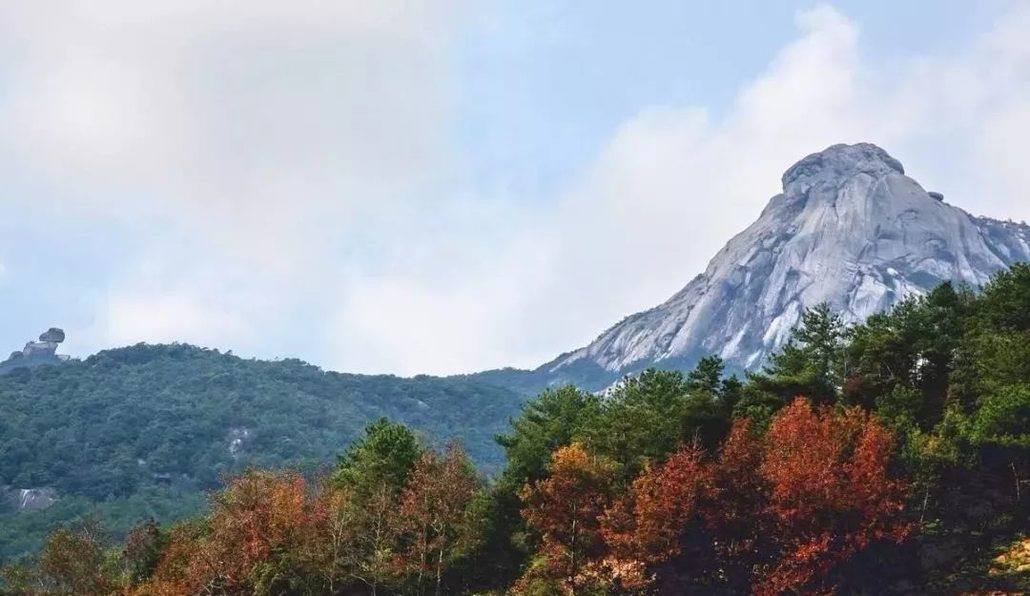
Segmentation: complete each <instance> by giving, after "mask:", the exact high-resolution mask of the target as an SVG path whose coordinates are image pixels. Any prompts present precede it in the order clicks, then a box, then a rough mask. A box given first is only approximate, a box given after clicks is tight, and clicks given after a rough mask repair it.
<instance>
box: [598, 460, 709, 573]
mask: <svg viewBox="0 0 1030 596" xmlns="http://www.w3.org/2000/svg"><path fill="white" fill-rule="evenodd" d="M703 456H704V453H703V452H702V451H701V449H699V448H698V447H696V446H686V445H684V446H681V447H680V449H679V450H678V451H677V452H676V453H674V454H673V455H672V456H670V457H669V458H668V459H667V460H666V461H665V462H663V463H662V464H660V465H656V466H649V467H647V468H645V470H644V471H643V473H642V474H641V475H640V476H639V477H638V478H637V479H636V480H634V481H633V486H632V488H631V490H630V491H629V494H628V495H625V496H623V497H621V498H618V499H617V500H616V501H615V503H614V504H613V506H611V507H609V508H608V509H607V510H606V511H605V513H604V515H603V516H602V517H601V525H602V528H601V530H602V533H603V535H604V537H605V540H606V542H607V544H608V546H609V548H610V550H611V562H610V563H609V565H610V566H611V567H612V568H613V569H614V570H616V571H617V573H618V579H619V580H620V581H621V583H622V585H623V586H624V587H626V588H630V589H640V588H642V587H644V586H645V585H647V584H649V583H650V582H651V581H652V580H653V574H652V571H653V566H654V565H655V564H657V563H663V562H665V561H668V560H670V559H673V558H674V557H676V556H678V555H679V554H680V553H681V552H682V548H683V539H684V534H685V533H686V532H687V531H688V529H689V528H690V526H691V524H692V522H694V519H695V517H696V515H697V512H698V504H699V501H700V499H701V496H702V493H703V491H704V490H705V488H706V485H707V484H708V476H709V466H708V464H707V463H706V462H705V461H704V460H703Z"/></svg>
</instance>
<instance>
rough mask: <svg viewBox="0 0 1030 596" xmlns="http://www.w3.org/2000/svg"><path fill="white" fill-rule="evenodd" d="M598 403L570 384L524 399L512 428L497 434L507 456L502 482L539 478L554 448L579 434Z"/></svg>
mask: <svg viewBox="0 0 1030 596" xmlns="http://www.w3.org/2000/svg"><path fill="white" fill-rule="evenodd" d="M598 407H599V401H598V399H597V396H595V395H593V394H590V393H587V392H585V391H581V390H580V389H577V388H576V387H573V386H572V385H565V386H563V387H559V388H557V389H547V390H546V391H544V392H543V393H541V394H540V395H538V396H537V397H536V398H535V399H532V400H530V401H529V402H528V403H526V405H525V406H523V408H522V415H521V416H520V417H519V418H516V419H515V420H512V423H511V432H510V433H508V434H507V435H501V436H498V437H497V442H498V443H499V444H500V445H501V446H502V447H504V451H505V453H506V455H507V458H508V466H507V468H505V471H504V475H503V477H502V482H506V483H509V484H511V485H513V486H514V490H518V489H519V488H521V487H522V486H523V485H524V484H525V483H527V482H531V481H534V480H537V479H539V478H542V477H543V476H544V475H545V474H546V473H547V466H548V464H549V463H550V461H551V455H552V454H553V453H554V451H555V450H556V449H558V448H559V447H562V446H564V445H568V444H569V443H571V442H572V441H573V440H575V439H577V438H579V435H580V432H581V431H582V429H583V427H584V426H585V425H586V424H587V421H589V420H592V419H593V417H594V416H596V414H597V409H598Z"/></svg>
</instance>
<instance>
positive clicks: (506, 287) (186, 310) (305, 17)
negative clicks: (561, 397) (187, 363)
mask: <svg viewBox="0 0 1030 596" xmlns="http://www.w3.org/2000/svg"><path fill="white" fill-rule="evenodd" d="M17 4H18V5H15V3H10V4H7V5H4V6H2V7H0V77H3V78H4V79H5V81H6V82H8V83H9V85H8V90H7V91H6V94H5V95H4V96H3V98H2V99H0V164H7V165H6V167H7V168H9V169H10V170H11V172H5V174H10V175H12V176H15V175H16V176H22V177H24V178H26V179H29V180H45V181H46V183H47V185H48V189H50V192H48V193H47V194H46V197H47V198H48V199H49V200H50V201H51V203H52V204H53V207H54V209H55V210H57V211H59V212H61V213H62V214H64V215H67V216H73V217H79V216H84V215H88V216H90V218H91V220H90V221H94V222H95V221H101V222H102V221H104V220H105V218H116V219H118V220H119V221H131V222H133V223H134V224H135V226H136V228H137V229H138V230H139V233H140V235H141V237H142V238H143V239H142V240H141V241H140V244H141V248H140V249H139V251H137V252H135V253H134V254H133V256H132V258H131V259H130V260H129V262H127V263H125V264H122V265H121V266H119V268H118V271H117V272H116V273H115V274H114V275H113V279H114V281H113V282H112V285H111V287H109V288H104V291H103V292H101V293H100V294H101V298H100V299H99V300H98V301H97V306H96V312H97V314H96V316H95V322H94V324H93V325H92V326H91V327H89V328H84V329H79V330H73V329H69V331H70V334H69V337H70V338H74V337H75V336H76V335H75V334H76V333H78V334H80V336H84V337H85V338H86V339H85V340H84V341H83V343H82V344H81V345H83V346H84V349H96V348H98V347H103V346H108V345H112V344H120V343H129V342H134V341H138V340H144V339H145V340H149V341H169V340H181V341H192V342H197V343H201V344H206V345H212V346H216V347H225V348H233V349H235V350H236V351H237V352H243V353H253V354H258V355H262V356H270V355H290V352H286V353H283V351H282V350H281V349H280V346H278V345H276V344H275V343H274V342H275V341H277V339H276V338H280V337H288V338H295V337H300V338H301V340H298V341H297V343H291V344H290V346H291V347H293V346H299V347H298V348H297V350H299V352H300V353H296V355H299V356H302V357H306V358H310V359H312V360H314V361H316V362H318V363H320V364H325V365H328V366H331V367H334V368H339V369H343V370H350V371H365V372H384V371H391V372H402V373H415V372H438V373H439V372H458V371H468V370H476V369H482V368H487V367H491V366H503V365H521V366H532V365H536V364H538V363H540V362H542V361H544V360H546V359H548V358H550V357H553V356H555V355H556V354H557V352H559V351H561V350H566V349H571V348H574V347H577V346H578V345H580V344H581V343H583V342H585V341H588V340H589V339H591V338H592V337H593V336H594V335H596V334H597V333H598V332H600V331H602V329H603V328H604V326H606V325H609V324H612V323H614V322H616V321H617V320H618V319H620V318H621V317H623V316H625V315H627V314H629V313H631V312H633V311H635V310H638V309H641V308H646V307H648V306H651V305H653V304H655V303H656V302H658V301H660V300H662V299H664V298H666V297H667V296H668V295H670V294H671V293H672V292H674V291H675V290H677V289H679V288H680V287H681V286H682V285H683V284H685V283H686V282H687V281H688V280H689V279H690V278H691V277H693V276H694V275H696V274H697V273H699V272H700V271H701V270H702V269H703V268H704V266H705V264H706V262H707V260H708V259H709V258H710V257H711V256H712V255H713V254H714V253H715V251H716V250H717V249H718V248H719V247H720V246H721V245H722V244H723V243H724V242H725V241H726V240H727V239H728V238H729V237H730V236H732V235H733V234H734V233H736V232H738V231H739V230H741V229H742V228H743V227H744V226H746V225H747V224H748V223H750V222H751V221H752V220H754V219H755V217H757V214H758V212H759V211H760V210H761V208H762V207H763V206H764V205H765V203H766V201H767V200H768V198H769V197H770V196H772V195H773V194H775V193H776V192H778V190H779V176H780V175H781V173H782V172H783V170H784V169H786V167H788V166H789V165H790V164H791V163H793V162H794V161H795V160H797V159H799V158H800V157H803V156H804V155H805V154H807V153H810V152H813V151H817V150H819V149H822V148H824V147H826V146H828V145H830V144H833V143H838V142H857V141H872V142H876V143H878V144H881V145H882V146H884V147H885V148H886V149H887V150H888V151H890V152H892V153H893V154H894V155H895V156H896V157H898V158H899V159H901V160H902V161H903V162H905V163H906V166H908V168H909V171H910V172H911V173H912V174H913V175H914V177H916V178H917V179H918V180H920V181H921V182H923V183H924V184H926V185H927V186H928V187H931V188H933V189H934V190H940V191H943V192H945V194H946V195H947V198H948V200H949V201H951V202H953V203H956V204H958V205H960V206H962V207H964V208H967V209H968V210H970V211H973V212H978V213H986V214H989V215H995V216H1002V217H1004V216H1011V217H1014V218H1016V219H1020V218H1025V219H1030V199H1028V197H1027V191H1026V189H1027V188H1030V179H1028V178H1027V175H1028V174H1027V172H1028V170H1027V168H1025V167H1023V164H1022V162H1023V161H1025V159H1024V158H1025V157H1026V156H1027V155H1030V104H1028V103H1027V100H1026V98H1027V97H1030V39H1027V37H1026V36H1025V31H1026V30H1027V28H1030V10H1027V9H1025V8H1019V7H1017V8H1015V9H1014V10H1013V11H1012V12H1011V13H1010V14H1008V15H1006V17H1005V18H1004V19H1002V20H1000V21H999V25H998V27H996V28H995V29H993V30H991V31H989V32H987V33H985V34H984V35H982V36H981V38H980V39H979V40H978V41H977V42H976V43H974V44H973V45H971V46H969V47H957V48H953V49H952V50H951V51H952V53H951V54H950V55H942V56H932V57H920V58H918V59H914V60H908V61H905V62H900V63H899V62H895V63H891V64H884V63H880V62H878V61H877V60H874V59H872V58H870V56H869V54H868V53H867V52H866V51H865V48H864V46H863V40H862V35H861V28H860V26H859V24H858V23H856V22H854V21H852V20H850V19H848V18H847V17H846V16H844V15H842V14H841V13H840V12H838V11H837V10H835V9H833V8H831V7H829V6H820V7H817V8H816V9H814V10H811V11H807V12H803V13H801V14H799V15H798V19H797V26H798V35H797V37H796V39H794V40H793V41H792V42H790V43H789V44H787V45H785V46H784V47H783V48H782V49H781V50H780V51H779V52H778V53H777V54H776V56H775V57H774V58H773V59H772V60H771V61H770V63H769V65H768V67H767V68H766V69H765V70H764V72H762V73H761V74H760V75H759V76H758V77H757V78H756V79H755V80H753V81H750V82H749V83H747V84H746V85H744V86H743V87H742V88H741V90H740V92H739V94H738V96H737V97H736V99H735V101H734V102H733V103H732V104H731V105H730V106H728V107H727V109H725V110H723V111H721V112H718V113H717V115H716V112H714V111H712V110H709V109H706V108H705V107H703V106H650V107H645V108H643V109H641V111H640V112H639V113H638V114H637V115H636V116H634V117H633V118H631V119H629V120H628V121H626V122H624V123H623V124H622V125H621V126H619V127H618V129H617V130H615V131H613V132H612V135H611V138H610V140H609V141H608V142H607V143H606V145H605V146H604V147H602V148H601V149H600V150H599V151H598V154H597V157H596V159H595V160H594V161H593V163H591V164H590V165H589V166H588V167H586V168H584V170H583V171H581V172H578V173H576V174H575V175H574V176H572V177H571V181H570V182H569V184H568V185H567V186H566V188H564V189H563V190H562V191H561V192H560V193H559V194H558V195H557V196H555V197H552V200H550V201H546V202H540V203H534V204H526V203H523V202H521V201H519V200H518V198H517V197H514V198H507V197H504V198H496V197H469V196H466V195H465V194H464V193H463V192H462V191H461V190H460V186H461V185H460V184H458V183H456V182H455V181H456V180H459V179H460V177H461V175H462V172H461V167H462V165H461V164H462V158H463V156H462V155H461V154H460V153H459V152H458V149H457V148H456V146H455V144H454V141H453V137H452V135H453V128H454V125H455V122H457V121H458V119H459V118H460V114H458V113H456V109H457V106H456V103H455V102H454V101H453V100H454V98H453V96H452V94H453V93H454V90H455V86H454V85H453V81H452V77H453V76H454V74H453V72H452V70H451V68H452V64H451V62H450V61H451V58H452V56H451V54H450V52H451V45H452V43H453V35H454V31H455V29H457V28H460V24H461V23H462V22H463V21H462V19H463V16H464V15H465V14H466V13H467V12H468V11H469V10H471V8H470V5H465V4H462V3H451V2H446V3H442V2H425V3H421V2H410V1H408V0H383V1H379V2H363V3H331V4H326V3H322V2H316V1H315V0H296V1H294V2H290V3H281V2H273V1H270V0H269V1H264V0H262V1H251V2H205V1H201V0H187V1H184V2H176V3H159V2H143V3H140V2H132V1H129V0H104V1H100V2H90V3H84V2H71V1H65V2H58V1H57V0H46V1H42V0H41V1H39V2H32V3H17ZM0 169H2V168H0ZM41 199H42V197H39V196H32V197H28V196H26V199H25V200H26V201H28V200H33V201H39V200H41ZM83 225H87V224H85V223H84V224H83ZM89 225H94V224H89ZM100 229H102V228H100V227H98V230H100ZM98 233H99V232H98ZM290 341H292V339H291V340H290Z"/></svg>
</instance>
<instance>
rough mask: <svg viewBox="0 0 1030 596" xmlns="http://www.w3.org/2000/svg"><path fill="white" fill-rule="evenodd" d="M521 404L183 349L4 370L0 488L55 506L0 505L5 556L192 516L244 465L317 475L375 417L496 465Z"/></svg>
mask: <svg viewBox="0 0 1030 596" xmlns="http://www.w3.org/2000/svg"><path fill="white" fill-rule="evenodd" d="M523 401H524V399H523V398H521V397H519V396H518V395H516V394H514V393H511V392H509V391H507V390H504V389H499V388H496V387H493V386H489V385H485V384H483V383H474V382H470V381H466V380H462V379H440V378H432V377H417V378H414V379H401V378H397V377H392V376H363V375H346V374H337V373H331V372H325V371H322V370H320V369H318V368H316V367H314V366H310V365H307V364H304V363H302V362H300V361H297V360H283V361H277V362H264V361H256V360H244V359H241V358H237V357H234V356H232V355H231V354H222V353H219V352H217V351H215V350H205V349H200V348H196V347H192V346H188V345H159V346H151V345H137V346H134V347H128V348H122V349H117V350H110V351H106V352H100V353H98V354H96V355H94V356H91V357H89V358H88V359H86V360H84V361H82V362H69V363H66V364H61V365H57V366H43V367H38V368H33V369H17V370H14V371H12V372H10V373H8V374H6V375H2V376H0V437H2V438H3V440H2V441H0V492H2V487H3V486H4V485H10V486H12V487H16V488H31V487H53V488H55V489H56V490H57V493H58V495H59V496H60V499H59V500H58V502H57V503H56V504H55V505H54V506H52V507H51V508H50V509H48V510H46V511H35V512H25V513H21V514H16V513H13V512H10V511H4V508H5V507H6V503H5V502H4V499H3V498H0V561H2V560H4V559H8V558H11V557H13V556H17V555H19V554H22V553H26V552H30V551H31V550H35V549H36V548H38V546H39V543H40V539H41V538H42V537H43V536H45V534H46V531H47V529H48V527H49V526H52V525H54V524H55V523H57V522H60V521H62V520H64V521H70V520H72V519H75V518H78V517H81V516H83V515H86V514H90V515H93V516H95V517H98V518H101V519H103V520H104V521H105V523H106V525H108V526H109V527H111V528H112V529H114V530H118V531H124V530H127V529H128V528H129V527H131V525H132V524H133V523H135V522H136V521H138V520H139V519H140V518H146V517H151V516H152V517H155V518H157V519H160V520H166V521H171V520H174V519H177V518H179V517H182V516H184V515H191V514H194V513H196V512H197V510H198V508H199V507H201V506H202V505H203V503H204V501H205V498H204V493H205V491H208V490H211V489H214V488H217V487H218V486H219V485H220V483H221V481H222V479H223V476H224V475H226V474H230V473H236V472H241V471H243V470H245V469H247V468H249V467H255V466H261V467H274V468H279V467H296V468H298V469H301V470H303V471H304V472H305V473H312V472H314V471H316V470H317V469H318V468H319V467H321V466H324V465H326V462H328V461H329V460H331V458H332V457H333V456H334V455H335V454H336V453H337V452H339V450H340V449H341V448H342V447H343V446H346V445H348V444H349V443H351V442H352V441H353V440H355V439H356V438H358V437H359V436H360V434H361V432H362V429H363V427H364V426H365V425H366V424H367V423H368V422H369V421H371V420H375V419H377V418H379V417H384V416H385V417H388V418H390V419H392V420H398V421H403V422H405V423H406V424H409V425H411V427H412V428H415V429H418V430H419V431H420V432H422V433H424V435H425V437H426V438H427V440H429V441H440V442H446V441H447V440H450V439H451V438H461V439H462V441H463V443H464V445H465V446H466V448H467V449H468V450H469V453H470V455H471V457H472V458H473V459H474V461H475V462H476V463H477V464H478V465H480V466H482V467H483V468H484V469H486V470H493V469H499V467H500V465H501V463H502V462H503V452H502V450H501V449H500V448H499V447H498V446H497V445H496V443H495V442H494V440H493V437H494V435H495V434H496V433H498V432H503V430H504V429H506V428H507V425H508V420H509V418H510V417H511V416H514V415H516V414H517V413H518V411H519V407H520V405H521V404H522V403H523ZM234 441H236V444H235V445H234Z"/></svg>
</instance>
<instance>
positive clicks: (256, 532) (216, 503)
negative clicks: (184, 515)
mask: <svg viewBox="0 0 1030 596" xmlns="http://www.w3.org/2000/svg"><path fill="white" fill-rule="evenodd" d="M307 497H308V491H307V487H306V484H305V482H304V478H303V477H301V476H300V475H299V474H296V473H293V472H279V473H273V472H263V471H253V472H248V473H246V474H243V475H242V476H239V477H237V478H235V479H233V480H232V481H231V482H230V483H229V486H228V487H227V488H226V489H225V490H224V491H222V492H220V493H218V494H217V495H216V496H215V497H214V499H213V502H212V511H211V515H210V517H209V519H208V521H207V524H205V525H206V527H203V526H200V527H198V526H197V525H193V526H183V527H180V528H177V529H176V530H174V531H173V532H172V534H171V536H170V538H169V544H168V546H167V547H166V549H165V552H164V555H163V557H162V561H161V563H160V564H158V567H157V570H156V572H155V573H154V577H153V585H151V586H147V585H144V586H143V587H142V588H141V589H140V590H141V591H140V592H139V593H156V594H162V593H168V594H171V593H176V591H178V592H179V593H183V594H199V593H207V592H211V591H219V592H221V593H230V594H232V593H243V592H247V593H249V592H253V591H258V592H265V591H269V590H272V589H273V588H275V589H280V590H281V589H285V588H286V587H288V586H291V585H293V584H294V583H296V582H297V581H298V578H297V577H296V574H297V573H298V572H300V571H301V570H303V568H304V561H303V560H302V559H303V553H305V552H306V550H307V549H306V544H305V542H306V540H307V535H308V534H307V533H308V532H309V531H310V520H311V515H310V507H309V502H308V498H307ZM287 559H289V561H287Z"/></svg>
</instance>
